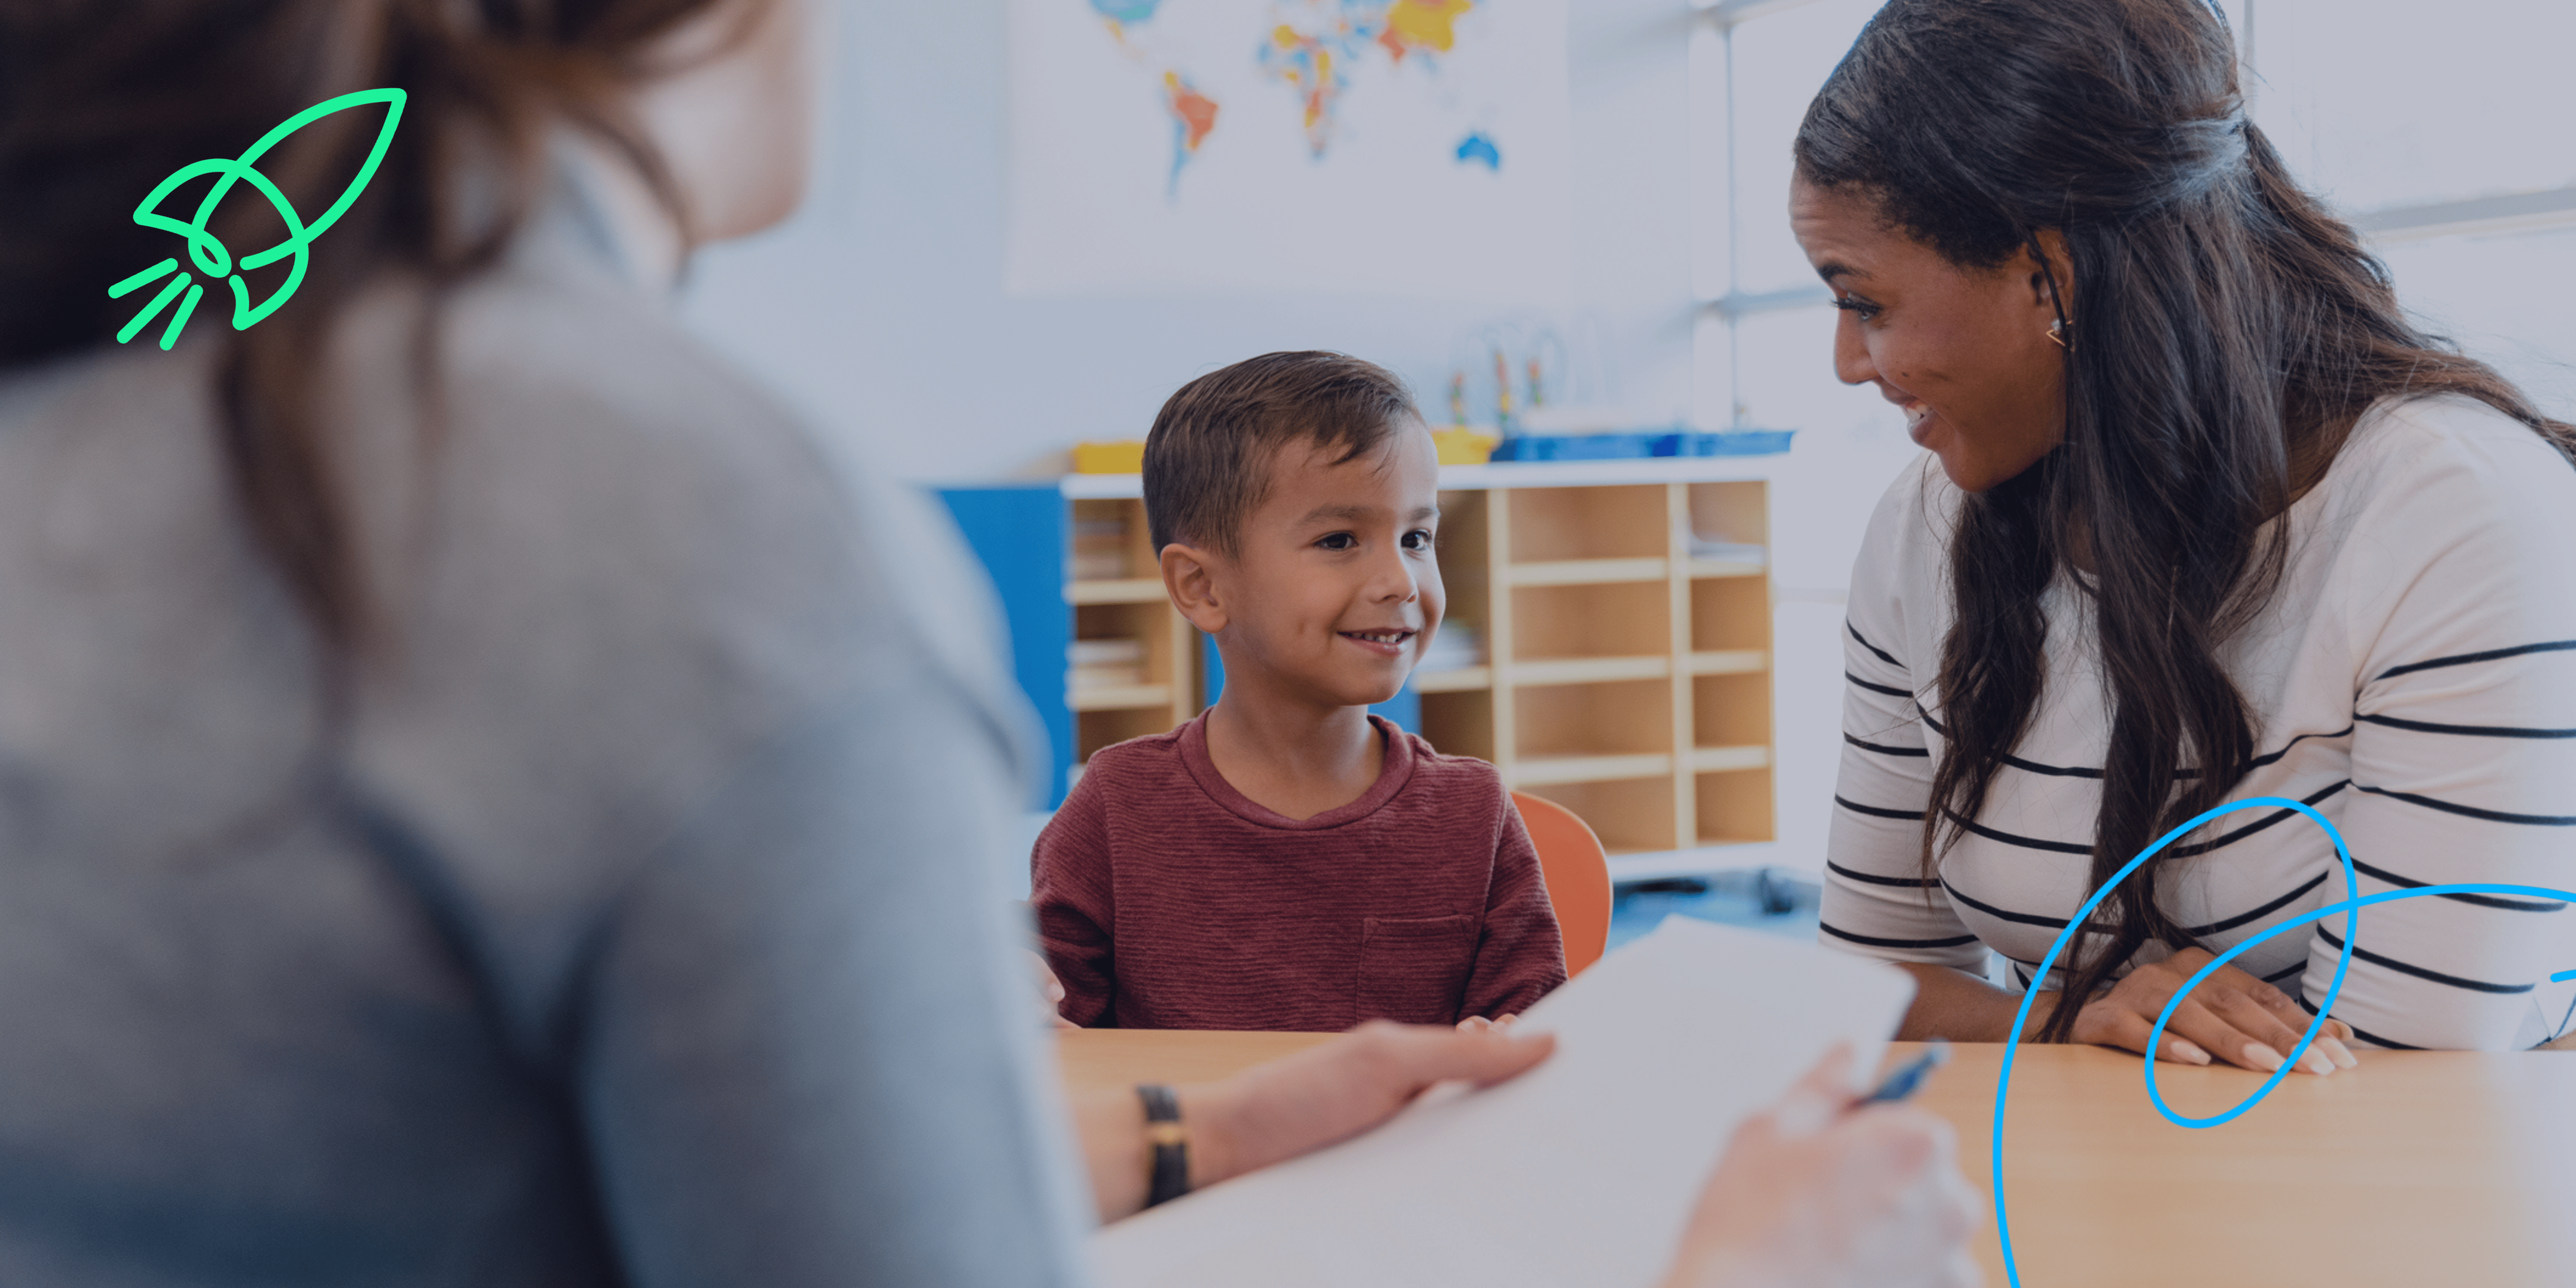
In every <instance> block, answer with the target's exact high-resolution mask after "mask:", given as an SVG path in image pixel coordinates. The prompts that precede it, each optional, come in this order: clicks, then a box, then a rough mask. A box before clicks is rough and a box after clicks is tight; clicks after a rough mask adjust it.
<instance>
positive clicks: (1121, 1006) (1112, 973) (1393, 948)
mask: <svg viewBox="0 0 2576 1288" xmlns="http://www.w3.org/2000/svg"><path fill="white" fill-rule="evenodd" d="M1369 719H1370V720H1371V721H1372V722H1373V723H1374V724H1375V725H1376V726H1377V729H1378V735H1379V737H1380V738H1382V739H1384V742H1385V748H1386V756H1385V765H1384V768H1382V769H1381V770H1380V771H1379V772H1378V778H1377V782H1376V784H1375V785H1374V786H1372V787H1370V788H1369V790H1368V792H1367V793H1366V794H1365V795H1363V796H1361V797H1360V798H1359V799H1358V800H1355V801H1352V802H1351V803H1350V804H1348V805H1344V806H1342V807H1341V808H1339V809H1333V810H1327V811H1325V812H1324V813H1321V814H1318V815H1316V816H1314V817H1313V818H1309V819H1305V820H1302V821H1301V820H1297V819H1291V818H1288V817H1286V816H1284V815H1281V814H1278V813H1275V812H1273V811H1271V810H1269V809H1266V808H1264V807H1262V806H1260V805H1257V804H1254V803H1253V802H1252V801H1251V800H1250V799H1249V798H1247V797H1245V796H1244V795H1243V793H1241V792H1238V791H1236V790H1235V789H1234V787H1233V786H1232V785H1231V784H1229V783H1227V782H1226V781H1225V779H1224V777H1223V776H1221V775H1219V774H1218V773H1217V771H1216V765H1215V763H1214V762H1212V761H1210V760H1209V759H1208V752H1207V717H1206V716H1204V715H1202V716H1200V717H1199V718H1198V719H1196V720H1192V721H1190V722H1189V723H1188V724H1185V725H1182V726H1181V727H1180V728H1178V729H1175V730H1172V731H1171V732H1170V733H1164V734H1156V735H1154V736H1153V737H1150V738H1137V739H1134V740H1132V741H1129V742H1123V743H1120V744H1118V745H1117V746H1115V747H1110V748H1108V749H1106V750H1103V751H1101V752H1100V753H1098V754H1097V755H1094V756H1093V757H1092V758H1091V763H1090V765H1089V767H1088V768H1086V769H1085V770H1084V771H1083V774H1082V781H1081V782H1079V783H1077V784H1075V786H1074V789H1073V792H1072V794H1071V795H1069V796H1067V797H1066V798H1065V802H1064V807H1063V808H1062V809H1060V810H1058V811H1057V812H1056V816H1055V820H1054V821H1053V822H1051V823H1049V824H1047V828H1046V831H1045V832H1043V833H1041V834H1040V835H1039V837H1038V843H1037V850H1036V852H1035V853H1034V854H1033V855H1032V856H1031V858H1030V861H1029V863H1030V874H1031V881H1032V886H1033V889H1032V892H1031V895H1030V902H1031V903H1032V904H1034V905H1035V907H1036V910H1037V917H1038V931H1039V934H1040V936H1041V937H1042V938H1043V939H1044V940H1045V943H1046V954H1047V961H1048V963H1049V964H1050V965H1052V966H1053V967H1054V968H1055V973H1056V977H1057V978H1058V979H1060V980H1062V981H1064V990H1065V998H1064V1004H1063V1006H1062V1008H1061V1010H1062V1012H1063V1014H1064V1017H1065V1018H1066V1019H1068V1020H1071V1021H1073V1022H1074V1023H1076V1024H1080V1025H1084V1026H1086V1027H1094V1028H1100V1027H1112V1026H1114V1027H1118V1028H1131V1029H1282V1030H1299V1031H1305V1032H1331V1031H1338V1030H1341V1029H1346V1028H1349V1027H1350V1026H1352V1025H1354V1024H1357V1023H1359V1022H1360V1021H1362V1020H1366V1019H1374V1018H1378V1017H1384V1018H1387V1019H1393V1020H1406V1021H1411V1022H1415V1023H1422V1024H1452V1023H1456V1022H1457V1021H1458V1020H1460V1019H1462V1018H1464V1017H1466V1016H1470V1015H1483V1016H1487V1017H1492V1016H1498V1015H1503V1014H1506V1013H1512V1012H1519V1011H1522V1010H1526V1009H1527V1008H1528V1007H1529V1005H1530V1003H1532V1002H1535V1001H1537V1000H1538V999H1539V998H1541V997H1544V996H1546V995H1547V993H1548V991H1549V990H1550V989H1553V988H1555V987H1556V986H1557V985H1559V984H1562V983H1564V982H1565V947H1564V944H1563V942H1562V941H1561V940H1560V939H1559V938H1558V937H1557V930H1556V912H1555V910H1554V908H1553V907H1551V906H1550V904H1549V903H1548V898H1547V887H1546V885H1545V884H1544V883H1543V881H1542V880H1541V879H1540V876H1539V866H1538V852H1537V851H1536V850H1533V849H1532V848H1530V839H1529V833H1528V831H1527V830H1526V829H1524V828H1523V827H1522V826H1521V816H1520V812H1519V811H1518V810H1516V809H1514V808H1512V798H1511V793H1509V792H1507V791H1505V790H1503V783H1502V778H1501V776H1500V775H1498V774H1496V773H1495V772H1494V767H1493V766H1491V765H1488V764H1486V763H1485V762H1483V761H1481V760H1474V759H1471V758H1469V757H1465V756H1444V755H1441V754H1440V753H1438V752H1435V751H1433V750H1432V749H1431V744H1429V743H1427V742H1424V741H1423V740H1421V739H1420V738H1417V737H1414V736H1413V735H1412V734H1409V733H1406V732H1404V731H1403V730H1401V729H1398V728H1396V727H1395V726H1394V725H1391V724H1388V723H1387V722H1386V721H1383V720H1379V719H1378V718H1377V717H1375V716H1371V717H1369Z"/></svg>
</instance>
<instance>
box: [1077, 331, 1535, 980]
mask: <svg viewBox="0 0 2576 1288" xmlns="http://www.w3.org/2000/svg"><path fill="white" fill-rule="evenodd" d="M1438 485H1439V464H1438V458H1437V455H1436V453H1435V452H1434V451H1433V448H1432V445H1431V434H1430V431H1429V430H1428V429H1427V428H1426V427H1425V426H1424V425H1423V423H1422V418H1421V415H1420V414H1419V413H1418V412H1416V411H1415V409H1414V406H1413V401H1412V398H1411V396H1410V395H1409V394H1407V393H1406V392H1405V389H1404V386H1403V384H1402V382H1400V381H1398V380H1397V379H1396V378H1395V377H1394V376H1393V375H1391V374H1389V373H1388V372H1386V371H1385V370H1384V369H1382V368H1379V367H1377V366H1374V365H1372V364H1370V363H1366V362H1362V361H1359V360H1358V359H1356V358H1347V357H1343V356H1341V355H1339V354H1332V353H1274V354H1268V355H1265V356H1263V357H1259V358H1254V359H1251V360H1250V361H1247V362H1239V363H1236V364H1235V365H1233V366H1231V367H1227V368H1225V369H1224V370H1222V371H1218V372H1215V373H1213V374H1210V375H1206V376H1202V377H1200V378H1199V379H1197V380H1194V381H1191V382H1190V383H1189V384H1187V385H1184V386H1182V387H1181V389H1180V391H1179V392H1178V393H1175V394H1173V395H1172V397H1171V401H1169V402H1167V403H1165V404H1163V410H1162V413H1161V414H1160V415H1158V416H1157V417H1155V419H1154V428H1153V432H1152V433H1150V434H1149V435H1147V436H1146V439H1145V513H1146V518H1147V521H1148V523H1149V524H1150V526H1151V528H1152V535H1153V541H1154V545H1155V547H1156V549H1158V550H1160V551H1161V554H1162V569H1163V585H1164V588H1165V589H1166V590H1167V591H1169V592H1170V594H1171V597H1172V602H1173V604H1174V605H1175V606H1177V607H1178V608H1179V609H1180V611H1181V613H1182V614H1183V615H1184V616H1186V617H1188V618H1189V619H1190V621H1191V622H1192V623H1193V624H1195V625H1196V626H1197V627H1198V628H1199V629H1200V630H1202V631H1205V632H1207V633H1208V634H1209V635H1212V636H1214V637H1215V638H1216V646H1217V650H1218V652H1219V653H1221V654H1222V655H1223V656H1224V658H1225V675H1226V683H1225V691H1224V693H1223V695H1222V696H1221V697H1220V699H1219V700H1218V702H1217V704H1216V705H1215V706H1214V707H1211V708H1209V709H1208V710H1207V711H1206V712H1205V713H1203V714H1201V715H1200V716H1199V718H1197V719H1196V720H1192V721H1190V722H1189V723H1188V724H1185V725H1182V726H1181V727H1180V728H1178V729H1175V730H1173V731H1171V732H1170V733H1165V734H1157V735H1155V736H1153V737H1148V738H1137V739H1133V740H1131V741H1128V742H1123V743H1120V744H1118V745H1117V746H1115V747H1110V748H1108V749H1106V750H1103V751H1101V752H1099V753H1098V754H1096V755H1094V756H1093V757H1092V758H1091V762H1090V765H1089V767H1088V768H1087V769H1086V770H1085V771H1084V773H1083V775H1082V780H1081V781H1080V782H1079V783H1077V784H1076V785H1075V787H1074V789H1073V792H1072V794H1071V795H1069V796H1067V797H1066V798H1065V802H1064V807H1063V808H1062V809H1060V810H1059V811H1057V813H1056V816H1055V819H1054V821H1053V822H1051V823H1049V824H1048V826H1047V829H1046V831H1045V832H1044V833H1043V834H1041V835H1040V836H1039V837H1038V843H1037V849H1036V852H1035V853H1034V855H1033V856H1032V857H1031V860H1030V866H1031V877H1032V886H1033V891H1032V895H1031V902H1032V904H1034V905H1035V908H1036V911H1037V916H1038V929H1039V934H1040V937H1041V938H1042V939H1043V940H1044V943H1045V948H1046V955H1047V960H1048V963H1049V965H1050V966H1051V967H1052V968H1053V969H1054V971H1055V974H1056V977H1057V978H1058V979H1059V980H1061V981H1062V982H1063V986H1064V991H1065V996H1064V999H1063V1001H1062V1003H1061V1004H1060V1007H1059V1009H1060V1013H1061V1014H1062V1015H1063V1017H1064V1018H1065V1019H1067V1020H1069V1021H1071V1022H1073V1023H1075V1024H1079V1025H1083V1026H1087V1027H1096V1026H1116V1027H1121V1028H1166V1029H1287V1030H1306V1031H1326V1030H1338V1029H1346V1028H1349V1027H1350V1026H1352V1025H1353V1024H1356V1023H1358V1022H1360V1021H1362V1020H1367V1019H1375V1018H1381V1017H1383V1018H1386V1019H1393V1020H1404V1021H1410V1022H1414V1023H1437V1024H1448V1023H1456V1022H1459V1021H1461V1020H1464V1019H1469V1018H1471V1017H1484V1018H1486V1019H1496V1018H1500V1017H1503V1016H1506V1015H1511V1014H1516V1013H1518V1012H1520V1011H1521V1010H1523V1009H1525V1008H1527V1007H1528V1006H1529V1004H1530V1003H1532V1002H1535V1001H1537V1000H1538V999H1539V998H1540V997H1542V996H1544V995H1545V994H1546V993H1547V992H1548V991H1549V990H1550V989H1553V988H1555V987H1556V986H1557V985H1559V984H1561V983H1564V982H1565V950H1564V945H1563V943H1562V942H1561V941H1560V940H1559V938H1558V936H1557V927H1556V915H1555V913H1554V911H1553V910H1552V909H1551V907H1550V905H1549V903H1548V897H1547V889H1546V887H1545V886H1544V885H1543V884H1542V883H1541V881H1540V877H1539V866H1538V855H1537V852H1536V851H1535V850H1533V849H1532V848H1531V847H1530V840H1529V834H1528V832H1527V831H1526V830H1524V829H1523V828H1522V826H1521V819H1520V815H1519V813H1518V812H1517V811H1516V810H1514V809H1513V808H1512V802H1511V795H1510V793H1509V792H1507V791H1505V790H1504V788H1503V784H1502V779H1501V777H1500V776H1499V775H1497V774H1496V773H1495V772H1494V767H1493V766H1491V765H1488V764H1486V763H1485V762H1483V761H1481V760H1473V759H1470V758H1467V757H1464V756H1444V755H1441V754H1440V753H1438V752H1435V751H1433V750H1432V749H1431V745H1430V744H1429V743H1426V742H1424V741H1423V740H1422V739H1420V738H1417V737H1415V736H1413V735H1412V734H1409V733H1406V732H1404V731H1403V730H1401V729H1398V728H1396V727H1395V726H1394V725H1391V724H1389V723H1387V722H1386V721H1384V720H1381V719H1378V718H1377V717H1375V716H1372V715H1370V714H1369V713H1368V707H1369V705H1370V704H1371V703H1375V702H1383V701H1385V700H1387V699H1388V698H1391V697H1393V696H1395V692H1396V690H1397V689H1399V688H1401V687H1402V686H1403V684H1404V678H1405V676H1406V675H1407V674H1408V673H1409V672H1410V671H1411V670H1412V669H1413V663H1414V661H1415V659H1417V658H1419V657H1420V656H1421V653H1422V648H1423V646H1424V645H1426V644H1428V643H1429V642H1430V639H1431V635H1432V632H1434V631H1436V630H1438V629H1439V628H1440V610H1441V602H1442V598H1441V587H1440V566H1439V564H1438V562H1437V559H1436V555H1435V552H1434V539H1435V537H1436V536H1437V533H1438V529H1439V521H1440V512H1439V506H1438Z"/></svg>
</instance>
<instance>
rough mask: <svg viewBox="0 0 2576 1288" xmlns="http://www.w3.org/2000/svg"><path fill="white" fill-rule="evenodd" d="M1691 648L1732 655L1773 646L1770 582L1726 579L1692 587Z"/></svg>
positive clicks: (1702, 581) (1754, 578) (1695, 583)
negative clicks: (1741, 650)
mask: <svg viewBox="0 0 2576 1288" xmlns="http://www.w3.org/2000/svg"><path fill="white" fill-rule="evenodd" d="M1690 605H1691V648H1692V649H1693V650H1694V651H1697V652H1707V653H1717V652H1733V651H1735V650H1739V649H1768V648H1770V647H1771V579H1770V578H1768V577H1724V578H1716V579H1711V580H1701V581H1694V582H1692V583H1691V584H1690Z"/></svg>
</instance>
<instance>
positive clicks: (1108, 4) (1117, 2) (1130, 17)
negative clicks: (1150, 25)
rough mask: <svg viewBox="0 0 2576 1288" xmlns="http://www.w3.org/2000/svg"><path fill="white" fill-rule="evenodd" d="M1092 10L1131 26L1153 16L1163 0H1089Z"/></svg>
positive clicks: (1119, 23)
mask: <svg viewBox="0 0 2576 1288" xmlns="http://www.w3.org/2000/svg"><path fill="white" fill-rule="evenodd" d="M1091 7H1092V10H1093V11H1094V12H1096V13H1098V14H1099V15H1100V16H1101V17H1103V18H1106V19H1108V20H1109V21H1110V22H1111V23H1113V24H1116V25H1118V26H1121V27H1132V26H1135V25H1136V24H1137V23H1140V22H1144V21H1146V20H1148V19H1150V18H1152V17H1153V16H1154V11H1155V10H1156V9H1159V8H1162V7H1163V0H1091Z"/></svg>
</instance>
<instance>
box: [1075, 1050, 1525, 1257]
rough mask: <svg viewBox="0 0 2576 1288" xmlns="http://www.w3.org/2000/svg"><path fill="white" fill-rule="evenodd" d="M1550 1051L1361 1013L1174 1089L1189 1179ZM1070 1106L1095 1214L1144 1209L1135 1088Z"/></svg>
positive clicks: (1290, 1154) (1305, 1142)
mask: <svg viewBox="0 0 2576 1288" xmlns="http://www.w3.org/2000/svg"><path fill="white" fill-rule="evenodd" d="M1555 1049H1556V1039H1555V1038H1553V1037H1550V1036H1547V1035H1545V1034H1539V1035H1534V1036H1530V1037H1514V1036H1510V1035H1509V1033H1508V1031H1507V1030H1505V1029H1501V1028H1494V1029H1487V1030H1482V1031H1476V1032H1461V1031H1459V1030H1457V1029H1453V1028H1449V1027H1447V1026H1436V1027H1435V1026H1418V1025H1407V1024H1394V1023H1390V1022H1388V1021H1385V1020H1371V1021H1369V1022H1368V1023H1366V1024H1362V1025H1361V1026H1359V1027H1358V1028H1356V1029H1353V1030H1351V1031H1350V1032H1348V1033H1345V1034H1343V1035H1342V1036H1340V1037H1338V1038H1335V1039H1333V1040H1332V1041H1330V1042H1326V1043H1324V1044H1323V1045H1321V1046H1317V1047H1312V1048H1309V1049H1307V1050H1304V1051H1300V1052H1298V1053H1297V1054H1295V1055H1291V1056H1283V1057H1281V1058H1279V1059H1277V1060H1273V1061H1270V1062H1269V1063H1267V1064H1262V1065H1256V1066H1254V1067H1253V1068H1250V1069H1246V1070H1244V1071H1243V1072H1241V1073H1238V1074H1236V1075H1234V1076H1233V1077H1231V1078H1228V1079H1226V1080H1224V1081H1223V1082H1210V1083H1198V1084H1193V1085H1189V1086H1182V1087H1178V1088H1175V1089H1174V1090H1175V1091H1176V1092H1177V1093H1178V1095H1179V1097H1180V1102H1181V1121H1182V1122H1183V1123H1186V1124H1187V1125H1188V1127H1189V1133H1190V1146H1189V1159H1190V1185H1191V1188H1193V1189H1195V1188H1197V1187H1199V1186H1203V1185H1213V1184H1215V1183H1216V1182H1218V1181H1222V1180H1224V1179H1226V1178H1227V1177H1231V1176H1240V1175H1242V1174H1243V1173H1245V1172H1249V1171H1253V1170H1256V1169H1258V1168H1263V1167H1268V1166H1270V1165H1271V1164H1273V1163H1282V1162H1286V1161H1287V1160H1289V1159H1292V1158H1295V1157H1297V1156H1298V1155H1301V1154H1307V1153H1312V1152H1314V1151H1315V1150H1318V1149H1322V1148H1323V1147H1324V1146H1326V1145H1330V1144H1334V1143H1336V1142H1338V1141H1343V1140H1348V1139H1349V1138H1351V1137H1353V1136H1357V1135H1359V1134H1360V1133H1361V1132H1364V1131H1367V1130H1368V1129H1369V1128H1371V1127H1375V1126H1377V1125H1378V1124H1379V1123H1382V1122H1385V1121H1386V1120H1387V1119H1389V1118H1391V1117H1394V1116H1395V1111H1396V1110H1399V1109H1402V1108H1403V1107H1404V1106H1405V1105H1407V1104H1409V1103H1411V1102H1412V1100H1413V1098H1414V1097H1415V1096H1418V1095H1420V1094H1422V1092H1423V1091H1424V1090H1426V1089H1428V1088H1429V1087H1430V1086H1431V1085H1432V1084H1434V1083H1440V1082H1449V1081H1453V1080H1458V1081H1466V1082H1473V1083H1476V1084H1478V1085H1480V1086H1481V1085H1484V1084H1488V1083H1495V1082H1500V1081H1502V1080H1503V1079H1505V1078H1509V1077H1511V1076H1512V1075H1514V1074H1517V1073H1519V1072H1521V1071H1522V1070H1524V1069H1527V1068H1529V1067H1530V1066H1531V1065H1534V1064H1537V1063H1538V1062H1539V1061H1541V1060H1544V1059H1546V1058H1547V1055H1548V1053H1549V1052H1551V1051H1554V1050H1555ZM1074 1110H1075V1116H1076V1119H1077V1121H1078V1126H1079V1129H1080V1131H1081V1135H1082V1139H1083V1145H1084V1153H1085V1154H1086V1155H1088V1157H1089V1159H1090V1162H1091V1179H1092V1193H1093V1195H1094V1197H1095V1198H1097V1199H1098V1200H1099V1203H1100V1215H1101V1218H1102V1219H1103V1220H1115V1219H1116V1218H1118V1217H1121V1216H1124V1215H1126V1214H1128V1213H1130V1212H1134V1211H1136V1210H1137V1209H1138V1208H1141V1207H1143V1206H1144V1204H1145V1184H1146V1179H1147V1167H1146V1161H1145V1159H1146V1154H1145V1149H1144V1140H1145V1136H1144V1116H1143V1114H1144V1111H1143V1109H1142V1108H1141V1107H1140V1105H1139V1102H1138V1101H1137V1099H1136V1096H1135V1095H1134V1094H1133V1093H1131V1092H1126V1091H1106V1092H1102V1093H1098V1094H1096V1095H1093V1096H1090V1097H1087V1098H1085V1099H1084V1100H1082V1101H1080V1102H1078V1103H1077V1104H1076V1105H1075V1106H1074Z"/></svg>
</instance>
